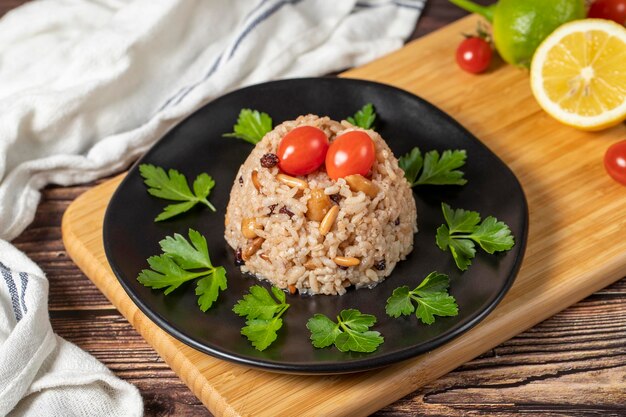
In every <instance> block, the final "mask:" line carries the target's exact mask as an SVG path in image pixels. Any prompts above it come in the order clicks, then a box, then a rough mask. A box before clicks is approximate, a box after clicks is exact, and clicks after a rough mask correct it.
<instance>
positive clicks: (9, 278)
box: [0, 262, 22, 321]
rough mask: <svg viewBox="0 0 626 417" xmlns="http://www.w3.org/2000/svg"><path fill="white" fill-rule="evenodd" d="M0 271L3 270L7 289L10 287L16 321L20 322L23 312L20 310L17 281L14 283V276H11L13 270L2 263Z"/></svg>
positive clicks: (0, 263)
mask: <svg viewBox="0 0 626 417" xmlns="http://www.w3.org/2000/svg"><path fill="white" fill-rule="evenodd" d="M0 269H1V270H2V276H3V277H4V282H6V283H7V287H9V294H10V295H11V306H12V307H13V314H15V320H17V321H20V320H22V310H20V300H19V298H18V296H17V287H16V286H15V281H13V275H12V274H11V270H10V269H9V268H7V267H6V266H5V265H4V264H3V263H2V262H0Z"/></svg>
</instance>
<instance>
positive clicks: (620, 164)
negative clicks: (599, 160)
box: [604, 140, 626, 185]
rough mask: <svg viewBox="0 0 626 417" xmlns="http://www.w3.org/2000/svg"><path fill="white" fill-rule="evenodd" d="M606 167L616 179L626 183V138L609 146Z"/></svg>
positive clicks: (606, 154)
mask: <svg viewBox="0 0 626 417" xmlns="http://www.w3.org/2000/svg"><path fill="white" fill-rule="evenodd" d="M604 168H605V169H606V172H608V173H609V175H610V176H611V177H613V179H614V180H615V181H617V182H619V183H622V184H623V185H626V140H624V141H621V142H618V143H614V144H613V145H611V146H609V149H607V150H606V153H605V154H604Z"/></svg>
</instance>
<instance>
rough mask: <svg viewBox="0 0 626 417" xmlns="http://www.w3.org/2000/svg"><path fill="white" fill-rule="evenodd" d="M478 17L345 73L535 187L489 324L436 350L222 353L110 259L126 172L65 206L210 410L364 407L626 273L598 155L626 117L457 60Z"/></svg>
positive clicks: (625, 193) (93, 253) (622, 220)
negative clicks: (345, 363)
mask: <svg viewBox="0 0 626 417" xmlns="http://www.w3.org/2000/svg"><path fill="white" fill-rule="evenodd" d="M477 19H478V18H477V17H475V16H470V17H468V18H465V19H463V20H460V21H458V22H456V23H454V24H452V25H450V26H448V27H446V28H444V29H442V30H440V31H438V32H435V33H433V34H431V35H429V36H427V37H424V38H421V39H419V40H417V41H415V42H412V43H411V44H409V45H407V46H406V47H405V48H403V49H402V50H400V51H398V52H396V53H394V54H391V55H389V56H387V57H384V58H382V59H380V60H378V61H376V62H373V63H371V64H369V65H367V66H364V67H362V68H358V69H355V70H352V71H349V72H347V73H344V74H343V76H346V77H354V78H363V79H368V80H373V81H379V82H384V83H388V84H392V85H394V86H397V87H400V88H403V89H405V90H408V91H411V92H413V93H415V94H417V95H420V96H421V97H423V98H425V99H426V100H428V101H430V102H432V103H433V104H435V105H436V106H438V107H440V108H441V109H442V110H444V111H445V112H447V113H449V114H450V115H452V116H453V117H454V118H456V119H457V120H458V121H459V122H461V124H463V125H464V126H465V127H467V128H468V129H469V130H470V131H471V132H473V133H474V134H475V135H476V136H477V137H478V138H480V139H481V140H482V141H483V142H484V143H485V144H486V145H487V146H488V147H489V148H491V149H492V150H493V151H494V152H495V153H496V154H497V155H498V156H500V158H502V159H503V160H504V161H505V162H506V163H507V164H508V165H509V166H510V167H511V169H512V170H513V171H514V172H515V174H516V175H517V177H518V178H519V180H520V182H521V183H522V186H523V187H524V190H525V192H526V195H527V198H528V203H529V209H530V232H529V238H528V247H527V250H526V257H525V259H524V262H523V265H522V269H521V271H520V273H519V276H518V278H517V280H516V282H515V284H514V286H513V287H512V289H511V290H510V292H509V293H508V295H507V296H506V297H505V298H504V300H503V301H502V303H501V304H500V305H499V306H498V307H497V308H496V310H494V311H493V312H492V313H491V314H490V315H489V316H488V317H487V319H485V320H484V321H483V322H482V323H481V324H479V325H478V326H476V327H475V328H473V329H472V330H470V331H469V332H467V333H465V334H464V335H462V336H461V337H459V338H457V339H455V340H453V341H452V342H450V343H448V344H446V345H444V346H442V347H440V348H438V349H436V350H434V351H432V352H429V353H427V354H424V355H422V356H420V357H417V358H415V359H412V360H409V361H406V362H403V363H400V364H397V365H394V366H390V367H387V368H384V369H380V370H375V371H369V372H366V373H360V374H353V375H343V376H323V377H322V376H319V377H318V376H296V375H280V374H272V373H267V372H263V371H259V370H255V369H250V368H246V367H242V366H238V365H234V364H231V363H228V362H224V361H221V360H218V359H215V358H213V357H211V356H208V355H205V354H203V353H200V352H198V351H196V350H194V349H192V348H190V347H188V346H186V345H183V344H182V343H180V342H178V341H177V340H175V339H174V338H173V337H171V336H169V335H167V334H166V333H165V332H164V331H162V330H161V329H159V328H158V327H157V326H156V325H155V324H154V323H152V322H151V321H150V320H149V319H148V318H147V317H146V316H145V315H144V314H143V313H141V312H140V311H139V309H138V308H137V307H136V306H135V305H134V304H133V302H132V301H131V300H130V298H129V297H128V296H127V295H126V293H125V292H124V290H123V289H122V287H121V286H120V285H119V283H118V281H117V279H116V278H115V276H114V275H113V273H112V271H111V269H110V268H109V266H108V264H107V262H106V258H105V255H104V250H103V246H102V220H103V216H104V211H105V209H106V206H107V204H108V201H109V199H110V197H111V195H112V193H113V191H114V190H115V188H116V187H117V185H118V184H119V182H120V181H121V179H122V176H119V177H117V178H114V179H112V180H110V181H108V182H106V183H104V184H102V185H100V186H98V187H95V188H93V189H92V190H90V191H88V192H87V193H85V194H84V195H82V196H81V197H79V198H78V199H76V201H75V202H74V203H72V205H71V206H70V207H69V208H68V209H67V212H66V213H65V216H64V218H63V239H64V242H65V245H66V248H67V251H68V253H69V254H70V256H71V257H72V259H73V260H74V261H75V262H76V264H77V265H78V266H79V267H80V268H81V269H82V270H83V271H84V272H85V274H86V275H87V276H88V277H89V278H90V279H91V280H92V281H93V282H94V283H95V284H96V285H97V286H98V288H99V289H100V290H101V291H102V292H103V293H104V294H105V295H106V296H107V297H108V298H109V300H110V301H111V302H112V303H113V304H114V305H115V306H116V307H117V308H118V309H119V310H120V312H121V313H122V314H123V315H124V316H125V317H126V318H127V319H128V320H129V321H130V323H131V324H132V325H133V326H134V327H135V328H136V329H137V330H138V331H139V332H140V333H141V334H142V336H143V337H144V338H145V339H146V340H147V341H148V343H150V344H151V345H152V346H153V347H154V348H155V349H156V351H157V352H159V354H160V355H161V356H162V357H163V358H164V360H165V361H166V362H167V363H168V364H169V365H170V366H171V367H172V369H173V370H174V371H175V372H176V373H177V374H178V375H179V376H180V377H181V378H182V379H183V380H184V381H185V383H186V384H187V385H188V386H189V387H190V388H191V390H192V391H193V392H194V393H195V395H197V396H198V398H200V399H201V400H202V402H203V403H204V404H205V405H206V406H207V407H208V408H209V410H210V411H211V412H212V413H213V414H215V415H217V416H272V417H274V416H293V415H298V416H302V417H303V416H359V415H367V414H369V413H371V412H373V411H375V410H377V409H379V408H381V407H383V406H385V405H386V404H389V403H391V402H393V401H395V400H397V399H399V398H401V397H403V396H404V395H406V394H408V393H410V392H412V391H414V390H416V389H417V388H419V387H420V386H422V385H425V384H426V383H428V382H429V381H432V380H433V379H435V378H438V377H440V376H442V375H444V374H445V373H447V372H449V371H451V370H453V369H454V368H456V367H457V366H458V365H460V364H462V363H464V362H466V361H469V360H470V359H472V358H474V357H476V356H478V355H480V354H481V353H483V352H485V351H487V350H489V349H491V348H493V347H495V346H497V345H498V344H500V343H502V342H504V341H506V340H508V339H510V338H511V337H513V336H514V335H516V334H518V333H520V332H522V331H524V330H526V329H528V328H529V327H532V326H533V325H535V324H537V323H538V322H540V321H542V320H544V319H546V318H548V317H550V316H552V315H554V314H555V313H557V312H558V311H560V310H562V309H564V308H566V307H567V306H569V305H571V304H573V303H575V302H577V301H579V300H581V299H582V298H584V297H586V296H587V295H589V294H591V293H593V292H595V291H597V290H599V289H601V288H603V287H605V286H607V285H609V284H611V283H612V282H614V281H616V280H618V279H619V278H621V277H623V276H625V275H626V238H624V231H626V187H623V186H620V185H618V184H617V183H615V182H614V181H612V180H611V179H610V178H609V177H608V175H607V174H606V173H605V172H604V169H603V166H602V158H603V155H604V152H605V150H606V148H607V147H608V146H609V145H610V144H612V143H614V142H616V141H618V140H623V139H626V126H624V125H623V124H622V125H620V126H617V127H615V128H612V129H610V130H607V131H604V132H600V133H583V132H579V131H576V130H574V129H572V128H568V127H565V126H563V125H560V124H559V123H558V122H556V121H554V120H552V119H551V118H550V117H548V116H547V115H546V114H545V113H543V112H542V111H541V110H540V108H539V106H538V105H537V104H536V102H535V101H534V99H533V97H532V95H531V92H530V87H529V80H528V74H527V72H525V71H522V70H518V69H515V68H512V67H510V66H504V65H503V64H501V63H500V65H498V66H497V68H495V69H494V70H492V71H491V72H490V73H488V74H485V75H481V76H473V75H470V74H467V73H464V72H462V71H460V70H459V69H458V68H457V66H456V64H455V62H454V51H455V48H456V46H457V44H458V42H459V38H460V35H459V34H460V33H463V32H471V31H472V30H473V29H474V28H475V27H476V20H477Z"/></svg>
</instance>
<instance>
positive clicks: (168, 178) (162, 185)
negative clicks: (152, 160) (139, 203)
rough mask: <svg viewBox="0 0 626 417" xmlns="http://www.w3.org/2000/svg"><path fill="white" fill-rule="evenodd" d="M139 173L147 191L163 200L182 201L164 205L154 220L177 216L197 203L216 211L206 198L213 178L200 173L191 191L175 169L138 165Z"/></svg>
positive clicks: (212, 184)
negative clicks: (167, 169)
mask: <svg viewBox="0 0 626 417" xmlns="http://www.w3.org/2000/svg"><path fill="white" fill-rule="evenodd" d="M139 173H140V174H141V176H142V177H143V179H144V183H145V184H146V186H148V193H150V195H153V196H155V197H158V198H163V199H165V200H173V201H182V203H177V204H170V205H169V206H166V207H165V208H164V209H163V211H162V212H161V214H159V215H158V216H157V217H156V218H155V219H154V221H155V222H160V221H162V220H167V219H169V218H171V217H174V216H177V215H179V214H181V213H184V212H186V211H188V210H190V209H191V208H192V207H193V206H195V205H196V204H198V203H201V204H204V205H205V206H207V207H208V208H209V209H210V210H211V211H213V212H214V211H216V210H215V206H213V204H211V202H210V201H209V200H208V199H207V197H208V196H209V194H211V190H212V189H213V187H215V181H214V180H213V178H212V177H211V176H210V175H208V174H206V173H202V174H200V175H198V176H197V177H196V179H195V181H194V182H193V192H192V191H191V189H190V188H189V184H187V178H186V177H185V176H184V175H183V174H181V173H180V172H178V171H177V170H175V169H170V170H169V171H168V172H165V170H164V169H163V168H161V167H157V166H154V165H151V164H141V165H139Z"/></svg>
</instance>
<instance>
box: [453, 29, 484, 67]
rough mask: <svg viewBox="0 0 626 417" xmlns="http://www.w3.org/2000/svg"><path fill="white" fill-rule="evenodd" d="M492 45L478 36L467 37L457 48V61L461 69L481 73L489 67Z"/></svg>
mask: <svg viewBox="0 0 626 417" xmlns="http://www.w3.org/2000/svg"><path fill="white" fill-rule="evenodd" d="M492 54H493V52H492V51H491V45H489V42H487V41H486V40H484V39H483V38H480V37H478V36H472V37H469V38H466V39H465V40H464V41H463V42H461V44H460V45H459V47H458V48H457V50H456V62H457V64H459V67H461V69H464V70H465V71H467V72H471V73H473V74H479V73H481V72H484V71H486V70H487V68H489V64H490V63H491V56H492Z"/></svg>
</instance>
